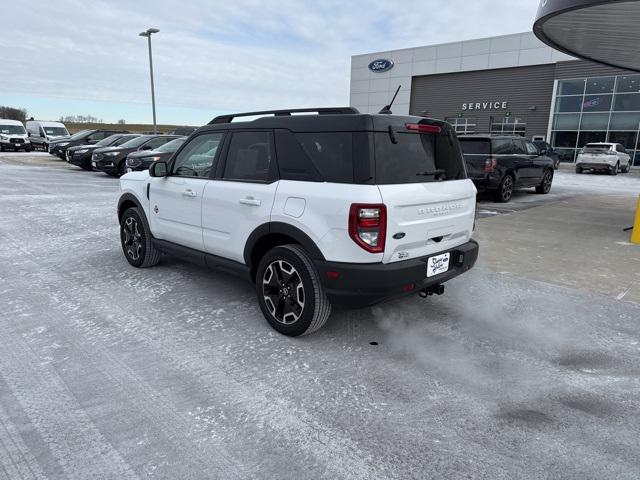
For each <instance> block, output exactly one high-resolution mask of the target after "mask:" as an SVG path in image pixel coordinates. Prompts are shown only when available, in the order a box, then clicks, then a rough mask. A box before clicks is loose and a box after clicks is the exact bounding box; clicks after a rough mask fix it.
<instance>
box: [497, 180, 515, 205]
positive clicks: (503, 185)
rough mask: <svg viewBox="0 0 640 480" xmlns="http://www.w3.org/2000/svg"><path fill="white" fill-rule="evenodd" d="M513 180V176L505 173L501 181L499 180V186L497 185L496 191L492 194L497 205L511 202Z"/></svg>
mask: <svg viewBox="0 0 640 480" xmlns="http://www.w3.org/2000/svg"><path fill="white" fill-rule="evenodd" d="M514 183H515V179H514V178H513V175H512V174H510V173H507V174H506V175H505V176H504V177H502V180H500V184H499V185H498V189H497V190H496V192H495V194H494V199H495V201H496V202H498V203H506V202H508V201H509V200H511V197H512V196H513V187H514Z"/></svg>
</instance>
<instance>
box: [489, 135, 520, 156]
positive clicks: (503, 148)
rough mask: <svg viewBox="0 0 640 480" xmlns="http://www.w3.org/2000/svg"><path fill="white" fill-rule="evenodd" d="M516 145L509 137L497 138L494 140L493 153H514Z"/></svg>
mask: <svg viewBox="0 0 640 480" xmlns="http://www.w3.org/2000/svg"><path fill="white" fill-rule="evenodd" d="M514 153H515V152H514V146H513V143H512V142H511V139H509V138H496V139H494V140H493V154H495V155H513V154H514Z"/></svg>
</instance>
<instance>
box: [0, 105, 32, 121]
mask: <svg viewBox="0 0 640 480" xmlns="http://www.w3.org/2000/svg"><path fill="white" fill-rule="evenodd" d="M0 118H6V119H8V120H18V121H20V122H22V123H24V122H25V121H26V120H27V111H26V110H25V109H24V108H13V107H5V106H2V105H0Z"/></svg>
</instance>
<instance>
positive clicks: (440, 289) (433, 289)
mask: <svg viewBox="0 0 640 480" xmlns="http://www.w3.org/2000/svg"><path fill="white" fill-rule="evenodd" d="M443 293H444V285H442V284H438V285H432V286H430V287H427V288H423V289H422V290H420V293H419V295H420V296H421V297H422V298H427V297H429V296H431V295H442V294H443Z"/></svg>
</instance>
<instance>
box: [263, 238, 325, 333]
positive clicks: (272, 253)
mask: <svg viewBox="0 0 640 480" xmlns="http://www.w3.org/2000/svg"><path fill="white" fill-rule="evenodd" d="M256 294H257V297H258V304H259V305H260V310H262V314H263V315H264V318H266V319H267V321H268V322H269V324H270V325H271V326H272V327H273V328H274V329H275V330H277V331H278V332H280V333H282V334H283V335H287V336H290V337H297V336H300V335H308V334H309V333H313V332H315V331H316V330H318V329H319V328H320V327H322V326H323V325H324V324H325V323H326V321H327V319H328V318H329V316H330V315H331V303H329V299H328V298H327V295H326V293H325V290H324V285H322V282H321V281H320V275H319V274H318V271H317V270H316V268H315V267H314V266H313V263H312V262H311V259H310V258H309V255H308V254H307V252H306V251H305V250H304V249H303V248H302V247H300V246H299V245H281V246H279V247H275V248H272V249H271V250H269V251H268V252H267V253H266V254H265V256H264V257H262V259H261V260H260V263H259V265H258V269H257V272H256ZM267 302H269V303H267ZM301 302H302V305H301V304H300V303H301Z"/></svg>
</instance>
